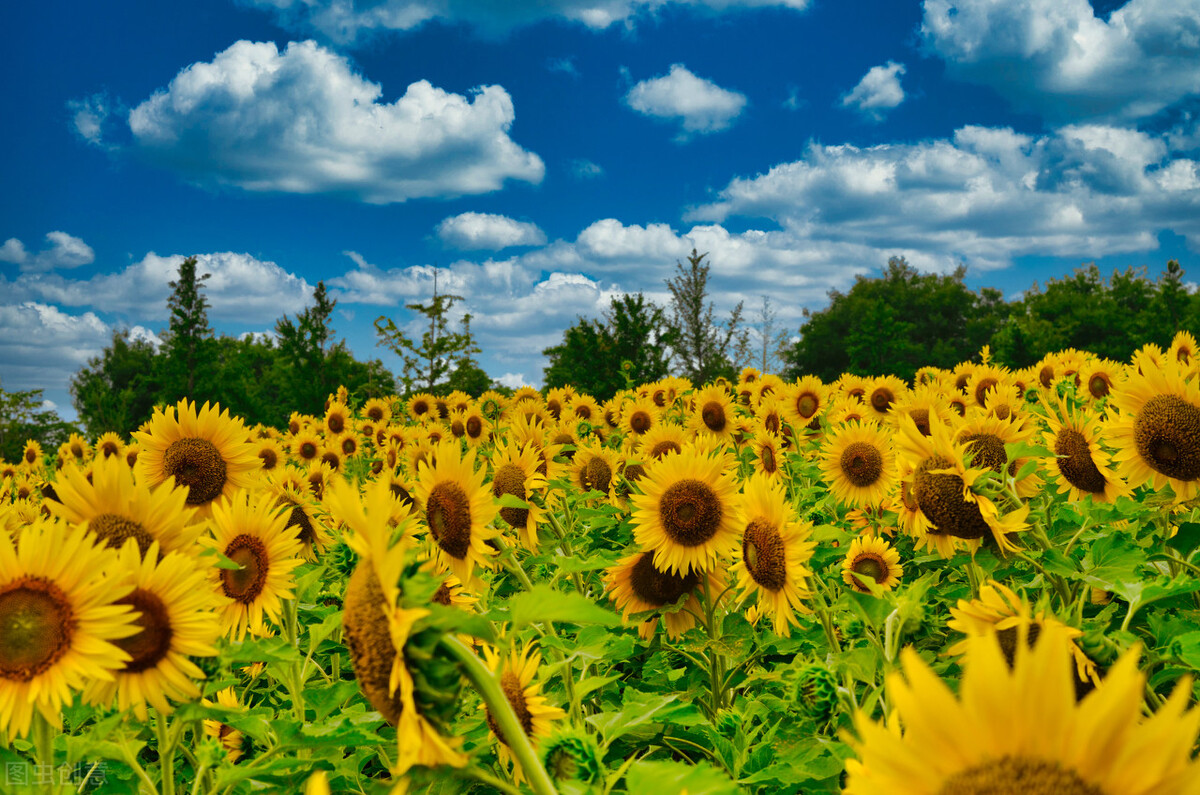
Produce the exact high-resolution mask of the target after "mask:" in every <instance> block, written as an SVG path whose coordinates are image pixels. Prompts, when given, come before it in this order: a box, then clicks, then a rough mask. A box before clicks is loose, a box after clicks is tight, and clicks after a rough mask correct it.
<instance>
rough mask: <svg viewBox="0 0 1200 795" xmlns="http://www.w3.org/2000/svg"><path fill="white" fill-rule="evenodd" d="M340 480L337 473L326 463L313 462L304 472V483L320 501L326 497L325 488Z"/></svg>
mask: <svg viewBox="0 0 1200 795" xmlns="http://www.w3.org/2000/svg"><path fill="white" fill-rule="evenodd" d="M335 480H338V478H337V473H335V472H334V471H333V469H331V468H330V466H329V464H326V463H325V462H324V461H313V462H312V463H311V464H309V465H308V468H307V469H305V471H304V482H305V483H306V484H308V490H309V491H310V492H312V495H313V496H314V497H316V498H317V499H318V500H320V499H323V498H324V497H325V486H327V485H328V484H329V483H332V482H333V481H335Z"/></svg>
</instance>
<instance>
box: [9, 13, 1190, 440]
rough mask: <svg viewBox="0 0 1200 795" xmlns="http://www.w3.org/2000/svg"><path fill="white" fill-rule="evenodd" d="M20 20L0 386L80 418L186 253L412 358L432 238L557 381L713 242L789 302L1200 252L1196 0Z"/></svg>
mask: <svg viewBox="0 0 1200 795" xmlns="http://www.w3.org/2000/svg"><path fill="white" fill-rule="evenodd" d="M0 31H2V32H0V70H2V73H3V74H4V75H5V80H4V81H3V83H0V103H2V107H4V108H5V109H6V114H5V122H4V123H3V124H0V185H3V186H4V191H3V198H2V199H0V201H2V204H0V208H2V210H0V328H2V329H3V331H4V332H5V333H4V334H3V335H0V385H2V386H3V388H5V389H10V390H13V389H32V388H44V389H45V390H46V396H47V397H48V398H49V399H50V400H51V401H53V402H54V403H55V404H56V405H57V406H58V408H59V410H60V411H61V412H62V414H63V415H64V416H68V417H70V416H73V415H74V412H73V410H72V409H71V408H70V399H69V395H68V393H67V383H68V380H69V378H70V375H71V373H73V372H74V371H75V370H76V369H78V367H79V366H81V365H82V364H83V363H84V362H86V360H87V358H88V357H89V356H92V355H96V354H97V353H98V352H99V351H100V350H101V349H102V348H103V347H104V345H105V344H106V343H107V341H108V340H109V338H110V335H111V333H112V330H113V329H114V328H132V329H133V330H134V333H135V334H138V335H142V336H146V337H148V338H151V339H154V338H156V335H157V334H159V333H160V332H161V331H162V330H163V329H164V328H165V327H166V325H167V319H166V308H165V300H166V296H167V294H168V292H169V288H168V287H167V282H168V281H170V280H171V278H173V276H174V272H175V268H176V267H177V265H178V262H179V261H180V260H181V259H182V258H183V257H184V256H187V255H197V256H198V257H199V258H200V260H201V263H202V264H203V267H204V268H205V270H207V271H209V272H211V273H212V274H213V276H212V278H211V279H210V280H209V282H208V283H207V284H208V293H209V300H210V302H211V304H212V308H211V310H210V318H211V319H212V321H213V323H214V326H215V327H216V328H217V329H218V330H219V331H223V332H226V333H230V334H240V333H244V332H251V331H258V332H261V331H267V330H270V329H271V328H272V327H273V325H274V322H275V320H276V319H277V318H278V317H280V316H281V315H282V314H283V313H285V312H287V313H289V314H291V313H294V312H296V311H297V310H299V309H302V308H303V307H304V306H305V305H306V304H307V301H308V299H309V296H310V295H311V292H312V289H313V287H314V286H315V285H316V283H317V281H318V280H324V281H325V282H326V284H327V285H328V286H329V287H330V288H331V290H332V292H333V294H334V296H335V297H337V298H338V301H339V304H338V313H337V315H336V317H335V328H336V332H337V333H338V334H339V335H340V336H342V337H344V338H346V340H347V341H348V342H349V344H350V346H351V348H352V349H353V350H354V352H355V353H356V354H357V355H358V356H360V357H364V358H365V357H375V356H380V357H382V358H383V359H384V361H385V362H387V363H388V364H389V365H390V366H393V367H398V365H399V362H398V360H396V359H395V358H394V357H391V356H390V354H388V353H387V352H386V351H384V350H383V349H381V348H378V347H377V346H376V344H375V336H374V332H373V329H372V321H373V320H374V318H376V317H377V316H379V315H380V314H386V315H389V316H391V317H393V318H395V319H396V320H397V322H399V323H402V324H403V323H407V322H415V319H414V318H413V317H412V316H411V314H410V313H408V312H407V311H406V310H404V309H403V305H404V304H405V303H409V302H412V301H419V300H425V299H427V298H428V296H429V294H430V290H431V274H432V266H434V265H435V264H436V265H437V266H439V267H440V269H441V270H440V272H441V280H442V281H441V282H440V283H441V284H442V285H448V286H449V288H450V289H452V290H454V291H455V292H456V293H459V294H461V295H463V296H464V297H465V299H466V300H465V301H464V302H463V304H461V305H460V308H461V309H463V310H465V311H470V312H471V313H472V314H473V317H474V319H473V322H472V328H473V330H474V331H475V332H476V333H477V334H478V336H479V341H480V344H481V346H482V347H483V351H484V353H483V356H482V357H481V360H482V364H483V365H484V367H485V369H487V370H488V371H489V373H490V374H491V375H492V376H493V377H495V378H498V379H501V380H502V381H504V382H505V383H508V384H511V385H516V384H518V383H531V384H534V385H539V384H540V382H541V374H542V367H543V366H544V364H545V362H544V359H543V357H542V356H541V351H542V349H543V348H545V347H547V346H548V345H552V344H555V343H556V342H558V341H559V340H560V339H561V334H562V330H563V329H564V328H565V327H566V326H568V325H570V324H571V323H573V322H574V321H575V319H576V318H577V317H578V316H580V315H584V316H596V315H598V314H600V313H601V312H602V311H603V310H604V309H605V308H606V307H607V305H608V303H609V301H610V299H611V298H612V297H613V296H614V295H617V294H620V293H622V292H637V291H644V292H645V293H646V294H647V295H649V296H651V297H653V298H655V299H657V300H659V301H660V302H663V303H665V302H666V300H667V292H666V288H665V285H664V280H665V279H668V278H670V277H671V275H672V273H673V271H674V267H675V263H676V261H678V260H681V259H683V258H684V257H685V256H686V254H687V253H688V252H690V251H691V249H692V248H693V247H695V248H698V249H699V250H700V251H702V252H703V251H707V252H709V257H710V261H711V264H712V269H713V270H712V282H711V284H710V286H711V288H712V295H713V298H714V299H715V300H716V302H717V304H718V307H719V309H721V310H722V311H725V310H728V309H729V308H730V307H732V305H733V304H735V303H736V302H737V301H739V300H744V301H745V302H746V306H747V309H748V310H755V309H756V308H757V307H758V306H759V305H760V304H761V300H762V298H761V297H762V296H764V295H769V296H770V297H771V300H772V303H773V306H774V308H775V309H776V310H777V312H778V322H780V323H783V324H785V325H787V326H788V327H791V328H796V327H798V326H799V323H800V319H801V312H802V310H803V309H804V308H806V307H807V308H810V309H819V308H820V307H821V306H823V305H824V304H825V303H827V293H828V291H829V290H830V289H845V288H847V287H848V286H849V285H850V284H852V283H853V279H854V277H855V275H857V274H865V273H873V272H877V271H878V269H879V268H880V267H882V266H883V265H884V264H885V263H886V261H887V259H888V257H889V256H891V255H893V254H900V255H903V256H906V257H907V258H908V260H909V261H910V262H911V263H913V264H915V265H917V266H918V267H921V268H923V269H926V270H936V271H948V270H951V269H953V268H954V267H955V266H956V265H958V264H960V263H962V264H966V265H967V267H968V281H969V283H970V284H971V285H972V286H975V287H978V286H984V285H987V286H994V287H999V288H1001V289H1002V290H1004V292H1005V293H1006V295H1010V296H1011V295H1014V294H1017V293H1019V292H1020V291H1023V290H1025V289H1027V288H1028V287H1029V286H1030V284H1031V283H1032V282H1033V281H1034V280H1035V279H1037V280H1042V281H1044V280H1045V279H1046V278H1049V277H1053V276H1060V275H1064V274H1066V273H1069V272H1070V271H1071V269H1073V268H1074V267H1076V266H1078V265H1079V264H1081V263H1083V262H1088V261H1096V262H1097V263H1099V264H1100V265H1101V266H1102V267H1104V268H1106V269H1111V268H1113V267H1124V266H1127V265H1147V266H1149V269H1150V272H1151V274H1152V275H1156V274H1157V273H1158V272H1159V271H1160V270H1161V269H1162V267H1163V265H1164V264H1165V262H1166V261H1167V259H1169V258H1172V257H1174V258H1178V259H1180V260H1181V262H1182V263H1183V265H1184V267H1185V269H1186V268H1191V266H1192V261H1193V260H1194V259H1195V253H1196V252H1197V251H1198V250H1200V163H1198V161H1200V5H1198V4H1195V3H1184V2H1178V0H1132V2H1129V3H1126V4H1122V3H1119V2H1099V0H1095V1H1094V2H1093V3H1091V4H1089V3H1088V2H1086V0H958V2H951V1H950V0H925V2H899V1H897V0H878V1H876V0H869V1H864V2H855V3H835V2H831V1H830V0H686V1H685V0H540V1H539V2H536V3H532V2H529V3H523V2H508V3H497V2H493V1H491V0H372V1H371V2H364V1H363V0H230V2H220V1H219V0H208V1H206V2H199V1H198V0H191V1H184V0H177V1H176V2H171V3H161V2H124V1H122V0H113V2H108V3H103V4H101V3H82V2H61V1H60V2H55V1H54V0H48V1H46V2H41V3H10V4H6V5H5V6H4V9H3V10H0ZM1196 273H1197V271H1196V270H1195V269H1194V268H1193V269H1192V270H1191V271H1190V272H1189V274H1188V280H1189V281H1191V282H1194V281H1195V280H1196ZM749 314H751V315H753V314H754V312H753V311H751V312H750V313H749Z"/></svg>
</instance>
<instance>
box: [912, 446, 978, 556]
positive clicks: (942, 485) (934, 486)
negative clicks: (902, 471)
mask: <svg viewBox="0 0 1200 795" xmlns="http://www.w3.org/2000/svg"><path fill="white" fill-rule="evenodd" d="M951 464H952V462H951V461H950V460H949V459H947V458H942V457H941V456H931V457H930V458H926V459H925V460H924V461H923V462H921V465H920V466H919V467H917V471H916V472H915V473H914V474H913V494H914V496H916V498H917V505H918V507H920V509H921V512H922V513H923V514H925V517H926V518H927V519H929V521H930V522H931V523H932V524H933V526H934V528H935V531H936V532H937V533H943V534H947V535H952V536H955V537H957V538H983V537H984V536H986V535H987V534H988V530H989V528H988V523H987V521H986V520H985V519H984V518H983V514H981V513H980V512H979V506H977V505H976V504H975V503H973V502H967V501H966V500H964V499H963V481H962V478H960V477H959V476H958V475H954V474H950V473H942V474H932V472H931V470H935V469H948V468H949V467H950V466H951Z"/></svg>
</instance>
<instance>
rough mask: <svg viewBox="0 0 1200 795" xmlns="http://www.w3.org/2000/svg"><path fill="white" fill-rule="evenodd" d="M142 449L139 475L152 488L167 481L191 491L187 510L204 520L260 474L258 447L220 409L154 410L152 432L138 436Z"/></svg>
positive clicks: (182, 406) (182, 404)
mask: <svg viewBox="0 0 1200 795" xmlns="http://www.w3.org/2000/svg"><path fill="white" fill-rule="evenodd" d="M133 436H134V438H135V439H137V440H138V443H139V444H140V445H141V452H140V453H139V454H138V459H137V475H138V477H139V479H140V480H143V481H145V482H146V483H147V484H148V485H150V486H157V485H158V484H159V483H162V482H163V481H164V480H166V479H167V478H170V477H173V478H175V482H176V483H177V484H178V485H180V486H184V487H186V488H187V490H188V497H187V504H188V505H190V506H192V507H194V508H196V509H198V511H199V513H200V515H201V516H202V517H204V518H207V517H209V516H211V515H212V514H211V510H212V506H213V504H214V502H216V501H217V500H218V499H219V498H221V497H230V496H232V495H233V494H234V492H236V491H237V490H238V489H244V488H252V487H253V486H254V484H255V481H256V479H257V471H258V469H259V464H260V462H259V460H258V456H257V455H256V454H255V449H254V445H253V444H250V443H249V442H247V441H246V428H245V426H244V425H243V424H242V421H241V420H240V419H238V418H235V417H230V415H229V411H228V410H225V411H221V408H220V406H218V405H215V404H214V405H209V404H208V403H205V404H204V405H203V406H202V407H201V408H200V410H199V411H197V410H196V404H195V403H193V402H191V401H189V400H186V399H184V400H181V401H179V403H177V404H176V405H174V406H168V407H167V408H166V409H165V410H159V409H155V411H154V416H153V417H152V418H151V420H150V424H149V430H147V431H135V432H134V434H133Z"/></svg>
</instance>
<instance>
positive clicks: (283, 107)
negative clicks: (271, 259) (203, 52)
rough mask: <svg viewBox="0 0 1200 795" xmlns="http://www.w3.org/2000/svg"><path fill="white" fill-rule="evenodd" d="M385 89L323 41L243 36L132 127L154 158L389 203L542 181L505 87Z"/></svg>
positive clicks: (199, 177) (296, 189) (179, 78)
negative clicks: (463, 91)
mask: <svg viewBox="0 0 1200 795" xmlns="http://www.w3.org/2000/svg"><path fill="white" fill-rule="evenodd" d="M381 96H382V89H381V88H380V86H379V85H378V84H376V83H372V82H369V81H368V80H366V79H365V78H364V77H362V76H361V75H359V74H356V73H355V72H354V71H352V69H351V67H350V64H349V63H348V62H347V60H346V59H345V58H344V57H342V56H340V55H338V54H337V53H335V52H333V51H331V50H329V49H326V48H325V47H322V46H320V45H318V44H316V43H315V42H312V41H302V42H291V43H290V44H288V46H287V48H286V49H285V50H284V51H283V52H280V51H279V50H278V49H277V48H276V46H275V44H274V43H272V42H250V41H239V42H236V43H235V44H233V45H232V46H230V47H229V48H228V49H226V50H224V51H223V52H220V53H218V54H217V55H216V56H215V57H214V58H213V60H212V61H209V62H200V63H194V64H192V65H191V66H188V67H187V68H185V69H183V70H182V71H181V72H180V73H179V74H178V75H176V76H175V78H174V79H173V80H172V81H171V82H170V84H169V85H168V86H167V87H166V88H165V89H161V90H159V91H156V92H155V93H154V94H153V95H152V96H151V97H150V98H149V99H147V100H145V101H144V102H142V103H141V104H139V105H137V106H136V107H135V108H133V110H132V111H130V113H129V129H130V132H131V133H132V136H133V143H132V146H133V147H134V149H135V150H136V151H137V152H138V154H140V155H141V156H142V157H144V158H145V159H147V160H149V161H150V162H152V163H155V164H157V165H159V166H162V167H164V168H168V169H171V170H173V171H176V172H178V173H179V174H181V175H182V176H183V177H184V178H185V179H187V180H189V181H192V182H195V183H198V184H206V185H227V186H235V187H238V188H242V189H244V190H250V191H279V192H286V193H330V194H339V195H345V196H349V197H353V198H357V199H360V200H362V201H365V202H370V203H374V204H387V203H391V202H403V201H407V200H409V199H414V198H423V197H448V196H460V195H466V194H479V193H487V192H490V191H494V190H498V189H499V188H501V187H502V186H503V184H504V182H505V180H508V179H516V180H522V181H526V182H533V183H537V182H540V181H541V179H542V177H543V174H544V172H545V166H544V165H543V163H542V161H541V159H540V158H539V157H538V156H537V155H536V154H533V153H532V152H527V151H526V150H524V149H522V148H521V147H520V146H519V145H518V144H516V143H515V142H514V141H513V140H512V139H511V138H510V137H509V136H508V130H509V128H510V127H511V125H512V123H513V120H514V118H515V111H514V108H513V103H512V98H511V97H510V96H509V95H508V92H507V91H505V90H504V88H503V87H502V86H497V85H492V86H481V87H479V88H477V89H475V90H474V91H473V92H472V95H471V96H470V97H464V96H462V95H460V94H454V93H450V92H447V91H444V90H442V89H440V88H437V87H436V86H433V85H431V84H430V83H429V82H428V81H425V80H420V81H417V82H415V83H412V84H411V85H409V86H408V88H407V90H406V91H405V92H404V95H403V96H401V97H400V98H399V99H397V100H396V101H394V102H390V103H385V102H381V101H380V97H381ZM77 127H78V123H77Z"/></svg>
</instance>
